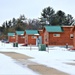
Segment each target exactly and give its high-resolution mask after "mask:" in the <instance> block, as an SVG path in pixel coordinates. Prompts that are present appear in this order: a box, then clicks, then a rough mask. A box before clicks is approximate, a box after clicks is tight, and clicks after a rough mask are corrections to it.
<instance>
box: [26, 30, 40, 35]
mask: <svg viewBox="0 0 75 75" xmlns="http://www.w3.org/2000/svg"><path fill="white" fill-rule="evenodd" d="M25 31H26V34H28V35H38V34H39V33H38V31H37V30H25Z"/></svg>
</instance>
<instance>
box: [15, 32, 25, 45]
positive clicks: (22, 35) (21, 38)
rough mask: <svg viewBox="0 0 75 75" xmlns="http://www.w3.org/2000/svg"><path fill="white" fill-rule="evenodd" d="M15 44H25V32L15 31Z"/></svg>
mask: <svg viewBox="0 0 75 75" xmlns="http://www.w3.org/2000/svg"><path fill="white" fill-rule="evenodd" d="M16 42H17V43H20V44H22V43H25V32H24V31H16Z"/></svg>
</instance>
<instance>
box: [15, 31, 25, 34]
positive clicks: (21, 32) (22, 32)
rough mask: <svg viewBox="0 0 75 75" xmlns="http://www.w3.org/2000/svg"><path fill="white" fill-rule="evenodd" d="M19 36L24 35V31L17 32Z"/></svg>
mask: <svg viewBox="0 0 75 75" xmlns="http://www.w3.org/2000/svg"><path fill="white" fill-rule="evenodd" d="M16 34H17V35H24V31H16Z"/></svg>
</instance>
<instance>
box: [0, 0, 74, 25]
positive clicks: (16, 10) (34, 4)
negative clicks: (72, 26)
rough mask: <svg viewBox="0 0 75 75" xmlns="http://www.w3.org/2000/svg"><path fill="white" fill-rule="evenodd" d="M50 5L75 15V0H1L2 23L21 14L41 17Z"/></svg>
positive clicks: (0, 17) (28, 16)
mask: <svg viewBox="0 0 75 75" xmlns="http://www.w3.org/2000/svg"><path fill="white" fill-rule="evenodd" d="M48 6H51V7H52V8H53V9H54V10H55V11H57V10H62V11H64V12H65V13H66V14H71V15H72V16H73V17H75V12H74V8H75V0H0V24H2V23H3V22H4V21H6V20H10V19H12V18H13V17H15V18H17V17H19V16H20V14H24V15H25V16H26V18H31V19H33V18H39V17H40V16H41V12H42V10H43V9H44V8H46V7H48Z"/></svg>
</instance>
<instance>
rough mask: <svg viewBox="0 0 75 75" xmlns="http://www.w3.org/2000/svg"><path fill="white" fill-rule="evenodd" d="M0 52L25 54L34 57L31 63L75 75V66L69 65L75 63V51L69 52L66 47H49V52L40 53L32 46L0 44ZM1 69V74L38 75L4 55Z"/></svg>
mask: <svg viewBox="0 0 75 75" xmlns="http://www.w3.org/2000/svg"><path fill="white" fill-rule="evenodd" d="M30 49H31V50H30ZM0 51H2V52H7V51H8V52H10V51H11V52H17V53H21V54H25V55H28V56H31V57H34V59H29V60H31V61H34V62H37V63H40V64H43V65H46V66H48V67H53V68H55V69H58V70H60V71H63V72H66V73H68V74H70V75H75V65H70V64H67V63H75V51H68V50H67V49H66V48H64V47H49V49H48V48H47V51H39V49H38V47H35V46H31V48H30V46H28V47H23V46H21V45H19V47H18V48H17V47H13V44H12V43H10V44H4V43H1V42H0ZM0 67H1V68H0V74H3V73H5V74H10V73H12V74H13V73H14V74H17V73H18V74H25V73H30V74H32V75H38V74H37V73H35V72H33V71H32V70H30V69H28V68H27V67H21V66H19V65H17V64H16V63H15V61H14V60H13V59H11V58H10V57H8V56H5V55H2V54H0Z"/></svg>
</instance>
